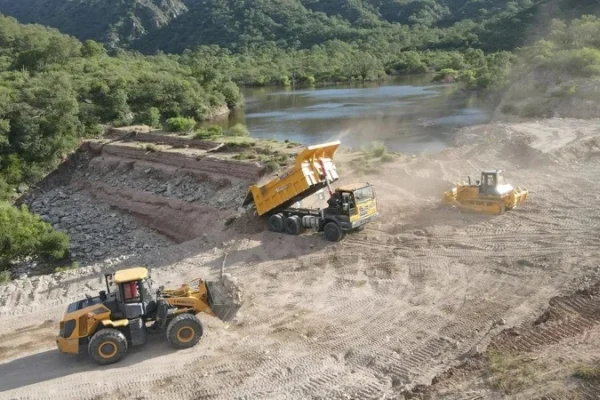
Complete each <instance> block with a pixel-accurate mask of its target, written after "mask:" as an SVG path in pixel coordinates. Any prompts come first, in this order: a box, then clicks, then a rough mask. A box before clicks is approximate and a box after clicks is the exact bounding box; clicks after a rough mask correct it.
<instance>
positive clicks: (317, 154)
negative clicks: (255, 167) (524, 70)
mask: <svg viewBox="0 0 600 400" xmlns="http://www.w3.org/2000/svg"><path fill="white" fill-rule="evenodd" d="M339 145H340V142H339V141H335V142H330V143H324V144H319V145H315V146H308V147H307V148H306V149H304V150H302V152H301V153H300V154H298V156H296V162H295V163H294V165H293V166H291V167H289V168H288V169H287V170H285V171H283V172H282V173H281V174H279V175H278V176H276V177H274V178H273V179H271V180H270V181H268V182H266V183H265V184H263V185H261V186H258V185H252V186H250V189H249V190H248V194H247V195H246V198H245V200H244V203H243V205H244V206H247V205H249V204H252V203H254V206H255V208H256V213H257V214H258V215H264V214H267V213H269V212H273V211H278V210H283V209H285V208H288V207H290V206H292V205H293V204H294V203H296V202H298V201H300V200H302V199H305V198H307V197H308V196H310V195H312V194H314V193H316V192H318V191H319V190H321V189H323V188H324V187H326V186H327V185H328V183H332V182H335V181H337V180H338V174H337V171H336V167H335V164H334V163H333V153H335V151H336V150H337V148H338V146H339Z"/></svg>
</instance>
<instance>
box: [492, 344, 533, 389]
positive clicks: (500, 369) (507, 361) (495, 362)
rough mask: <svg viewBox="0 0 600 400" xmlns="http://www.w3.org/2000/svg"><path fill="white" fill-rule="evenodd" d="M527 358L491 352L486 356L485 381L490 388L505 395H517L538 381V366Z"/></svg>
mask: <svg viewBox="0 0 600 400" xmlns="http://www.w3.org/2000/svg"><path fill="white" fill-rule="evenodd" d="M533 361H534V360H532V359H531V358H528V357H523V356H517V355H513V354H511V353H500V352H492V353H490V354H489V355H488V370H487V380H488V382H489V384H490V386H491V387H492V388H493V389H494V390H497V391H501V392H503V393H505V394H507V395H510V394H514V393H518V392H520V391H522V390H523V389H526V388H528V387H530V386H532V384H534V383H536V382H538V381H539V379H540V371H539V366H536V365H535V364H534V363H533Z"/></svg>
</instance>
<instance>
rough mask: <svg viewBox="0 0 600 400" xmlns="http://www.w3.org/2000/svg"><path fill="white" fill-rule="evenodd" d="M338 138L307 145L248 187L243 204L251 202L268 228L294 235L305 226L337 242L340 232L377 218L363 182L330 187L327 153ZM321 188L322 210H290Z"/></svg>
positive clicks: (371, 194)
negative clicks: (283, 165)
mask: <svg viewBox="0 0 600 400" xmlns="http://www.w3.org/2000/svg"><path fill="white" fill-rule="evenodd" d="M339 145H340V142H339V141H335V142H330V143H324V144H319V145H314V146H308V147H307V148H306V149H304V150H303V151H302V152H300V153H299V154H298V156H297V157H296V162H295V163H294V165H293V166H292V167H290V168H288V169H287V170H285V171H283V173H281V174H279V175H277V176H276V177H274V178H273V179H271V180H269V181H268V182H266V183H264V184H263V185H260V186H259V185H252V186H250V188H249V190H248V194H247V195H246V198H245V199H244V203H243V206H250V205H253V206H254V208H255V210H256V213H257V214H258V215H259V216H265V217H268V222H269V229H270V230H271V231H274V232H286V233H289V234H292V235H298V234H300V233H301V232H302V231H303V230H304V229H305V228H310V229H315V230H317V231H319V232H324V234H325V237H326V238H327V239H328V240H332V241H338V240H340V239H341V238H342V237H343V236H344V234H345V232H348V231H351V230H354V229H360V228H362V227H363V226H364V225H365V224H366V223H367V222H369V221H371V220H372V219H373V218H376V217H377V215H378V214H377V207H376V200H375V191H374V189H373V187H372V186H371V185H370V184H368V183H366V184H355V185H350V186H345V187H342V188H337V189H336V190H335V191H333V190H332V189H331V183H333V182H335V181H337V180H338V179H339V177H338V174H337V169H336V166H335V164H334V162H333V154H334V153H335V151H336V150H337V148H338V147H339ZM325 187H327V188H328V190H329V194H330V196H331V197H330V199H329V200H328V201H327V203H328V204H329V206H328V207H326V208H322V209H320V208H318V209H309V208H292V206H293V205H294V204H295V203H297V202H299V201H301V200H303V199H305V198H307V197H308V196H310V195H312V194H314V193H316V192H318V191H319V190H321V189H323V188H325Z"/></svg>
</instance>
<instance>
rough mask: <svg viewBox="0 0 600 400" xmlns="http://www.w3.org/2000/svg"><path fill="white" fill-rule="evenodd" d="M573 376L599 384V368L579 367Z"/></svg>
mask: <svg viewBox="0 0 600 400" xmlns="http://www.w3.org/2000/svg"><path fill="white" fill-rule="evenodd" d="M573 376H574V377H576V378H579V379H583V380H585V381H590V382H600V366H589V365H580V366H578V367H577V368H575V372H574V373H573Z"/></svg>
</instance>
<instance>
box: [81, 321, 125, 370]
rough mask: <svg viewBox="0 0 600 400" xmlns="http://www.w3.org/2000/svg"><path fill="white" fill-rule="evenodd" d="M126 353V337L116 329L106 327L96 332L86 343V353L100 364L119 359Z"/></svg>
mask: <svg viewBox="0 0 600 400" xmlns="http://www.w3.org/2000/svg"><path fill="white" fill-rule="evenodd" d="M125 353H127V338H126V337H125V335H123V333H122V332H119V331H118V330H116V329H112V328H107V329H102V330H100V331H98V332H96V333H95V334H94V335H93V336H92V338H91V339H90V342H89V343H88V354H89V356H90V358H91V359H92V360H94V361H95V362H96V363H98V364H100V365H108V364H113V363H116V362H117V361H119V360H121V359H122V358H123V356H125Z"/></svg>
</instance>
